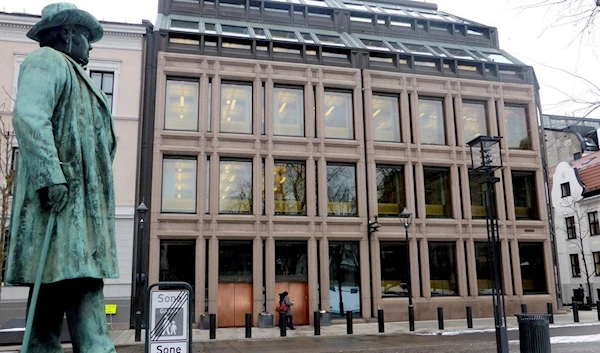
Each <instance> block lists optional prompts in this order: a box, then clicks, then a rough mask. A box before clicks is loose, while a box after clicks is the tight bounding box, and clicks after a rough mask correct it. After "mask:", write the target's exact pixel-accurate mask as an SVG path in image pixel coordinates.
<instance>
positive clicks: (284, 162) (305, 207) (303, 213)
mask: <svg viewBox="0 0 600 353" xmlns="http://www.w3.org/2000/svg"><path fill="white" fill-rule="evenodd" d="M290 164H296V165H302V166H303V168H304V170H303V172H304V175H303V179H304V185H303V187H304V190H303V191H304V195H303V196H304V197H303V198H304V200H300V201H298V200H296V201H295V202H301V203H302V204H303V208H302V211H301V212H297V213H294V212H287V213H286V212H277V207H276V204H277V200H275V193H273V205H274V207H273V212H274V215H275V216H306V215H307V212H308V211H307V210H308V204H307V195H306V191H307V190H306V185H307V182H306V161H300V160H285V159H276V160H275V161H274V162H273V174H275V168H276V167H277V166H278V165H290ZM275 183H277V180H276V178H275V177H273V187H275ZM281 201H282V202H294V201H288V200H281Z"/></svg>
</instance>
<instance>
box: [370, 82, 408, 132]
mask: <svg viewBox="0 0 600 353" xmlns="http://www.w3.org/2000/svg"><path fill="white" fill-rule="evenodd" d="M376 98H379V99H381V98H383V99H390V100H393V101H394V102H395V103H396V106H395V108H397V109H396V112H395V113H396V115H395V116H392V117H391V120H392V121H393V122H395V126H394V127H395V128H396V130H395V131H393V133H394V134H395V135H396V136H397V137H398V138H397V139H387V140H386V139H379V138H378V137H377V128H376V126H375V119H376V117H375V116H373V115H375V113H376V112H377V111H375V105H374V101H375V99H376ZM371 108H372V111H371V116H370V120H371V123H372V124H373V125H372V126H373V141H375V142H391V143H402V124H401V121H402V113H401V111H400V95H399V94H393V93H383V92H373V93H372V94H371Z"/></svg>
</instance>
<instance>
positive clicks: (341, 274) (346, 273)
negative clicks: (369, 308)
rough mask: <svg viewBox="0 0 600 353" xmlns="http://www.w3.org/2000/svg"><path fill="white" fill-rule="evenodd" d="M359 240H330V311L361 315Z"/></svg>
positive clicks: (339, 313) (341, 314)
mask: <svg viewBox="0 0 600 353" xmlns="http://www.w3.org/2000/svg"><path fill="white" fill-rule="evenodd" d="M359 249H360V248H359V246H358V242H350V241H343V242H342V241H331V242H329V311H330V312H331V316H334V317H335V316H337V317H343V316H345V314H346V312H347V311H352V313H353V314H354V315H355V316H359V317H360V312H361V310H360V298H361V297H360V256H359Z"/></svg>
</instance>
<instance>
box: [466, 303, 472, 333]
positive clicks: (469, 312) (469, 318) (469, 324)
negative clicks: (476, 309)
mask: <svg viewBox="0 0 600 353" xmlns="http://www.w3.org/2000/svg"><path fill="white" fill-rule="evenodd" d="M467 328H473V308H471V307H470V306H467Z"/></svg>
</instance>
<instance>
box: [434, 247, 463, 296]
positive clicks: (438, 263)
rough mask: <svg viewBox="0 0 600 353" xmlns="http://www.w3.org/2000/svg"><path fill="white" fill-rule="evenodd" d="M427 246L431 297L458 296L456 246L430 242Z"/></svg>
mask: <svg viewBox="0 0 600 353" xmlns="http://www.w3.org/2000/svg"><path fill="white" fill-rule="evenodd" d="M428 245H429V277H430V284H431V296H432V297H436V296H444V295H458V279H457V275H456V244H455V243H453V242H452V243H451V242H447V243H442V242H430V243H429V244H428Z"/></svg>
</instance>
